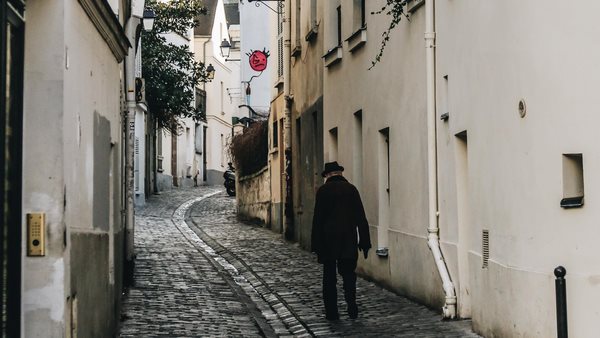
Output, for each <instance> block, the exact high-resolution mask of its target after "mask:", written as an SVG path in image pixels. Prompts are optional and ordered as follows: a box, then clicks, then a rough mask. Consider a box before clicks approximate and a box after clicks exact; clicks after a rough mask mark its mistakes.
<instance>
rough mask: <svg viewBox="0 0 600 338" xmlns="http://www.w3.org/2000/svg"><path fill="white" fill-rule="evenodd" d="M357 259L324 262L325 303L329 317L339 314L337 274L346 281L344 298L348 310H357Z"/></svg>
mask: <svg viewBox="0 0 600 338" xmlns="http://www.w3.org/2000/svg"><path fill="white" fill-rule="evenodd" d="M356 261H357V260H356V259H339V260H337V261H335V260H332V261H326V262H323V302H324V303H325V312H326V314H327V315H329V316H335V315H337V314H338V308H337V287H336V283H337V278H336V271H335V270H336V265H337V272H338V273H339V274H340V276H342V279H343V280H344V298H345V299H346V303H347V304H348V308H349V309H350V308H356V273H355V272H354V270H356Z"/></svg>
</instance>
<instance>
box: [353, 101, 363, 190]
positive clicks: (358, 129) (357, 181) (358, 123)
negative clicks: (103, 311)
mask: <svg viewBox="0 0 600 338" xmlns="http://www.w3.org/2000/svg"><path fill="white" fill-rule="evenodd" d="M354 125H355V126H354V152H353V156H354V157H353V160H354V161H353V166H354V185H356V187H357V188H359V190H360V187H361V185H362V175H363V145H362V143H363V124H362V110H359V111H357V112H356V113H354Z"/></svg>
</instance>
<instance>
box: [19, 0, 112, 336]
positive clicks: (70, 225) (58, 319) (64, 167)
mask: <svg viewBox="0 0 600 338" xmlns="http://www.w3.org/2000/svg"><path fill="white" fill-rule="evenodd" d="M26 15H27V20H28V25H27V29H26V36H25V44H26V45H25V88H24V102H25V105H24V129H23V130H24V141H23V149H24V156H23V161H24V165H23V168H24V169H23V170H24V173H23V177H24V185H23V212H24V213H29V212H42V213H45V214H46V227H47V229H46V233H45V235H46V255H45V256H44V257H23V266H22V271H23V289H22V295H23V297H22V329H23V330H22V334H23V336H24V337H37V336H40V337H42V336H43V337H49V336H50V337H64V336H68V335H69V334H70V333H71V332H70V331H71V327H75V326H76V327H77V334H79V336H86V337H93V336H103V337H107V336H112V335H114V329H115V327H116V323H117V319H118V318H117V316H118V300H119V296H120V294H121V285H122V284H121V279H122V276H121V272H120V270H119V271H118V272H116V270H117V269H121V268H122V264H121V262H122V260H123V251H122V247H123V242H122V240H123V236H122V229H123V227H122V222H121V217H120V210H121V209H122V208H121V205H120V201H121V200H122V199H121V186H122V185H121V184H122V180H121V175H120V173H121V171H120V168H121V161H120V154H121V140H122V139H121V131H122V128H121V120H120V118H121V115H120V97H121V95H120V91H121V86H119V83H120V80H121V69H120V65H119V63H118V62H117V60H116V59H115V57H114V55H113V54H112V52H111V51H110V49H109V47H108V46H107V44H106V42H105V41H104V40H103V39H102V38H101V36H100V35H99V33H98V31H97V29H96V27H94V25H93V24H92V22H91V20H90V19H89V17H88V16H87V15H86V13H85V12H84V11H83V9H82V7H81V5H80V3H79V2H70V1H58V0H54V1H40V0H31V1H27V13H26ZM24 224H25V223H24ZM23 229H24V231H25V229H26V227H25V226H24V227H23ZM23 235H24V236H23V238H24V239H25V238H27V237H26V236H25V233H24V234H23ZM117 241H120V242H119V243H117ZM24 247H26V246H24ZM24 254H25V252H24ZM74 299H77V301H75V302H74V301H73V300H74ZM72 314H75V315H74V316H72ZM73 318H77V321H76V322H73Z"/></svg>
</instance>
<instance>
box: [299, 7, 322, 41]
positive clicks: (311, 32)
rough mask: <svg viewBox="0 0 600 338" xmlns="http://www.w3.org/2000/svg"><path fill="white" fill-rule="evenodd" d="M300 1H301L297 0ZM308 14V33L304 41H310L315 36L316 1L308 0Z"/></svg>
mask: <svg viewBox="0 0 600 338" xmlns="http://www.w3.org/2000/svg"><path fill="white" fill-rule="evenodd" d="M297 1H301V0H297ZM309 10H310V12H309V13H308V25H307V27H308V31H307V32H306V35H305V36H304V40H306V41H312V40H313V39H314V38H315V37H316V36H317V0H310V8H309Z"/></svg>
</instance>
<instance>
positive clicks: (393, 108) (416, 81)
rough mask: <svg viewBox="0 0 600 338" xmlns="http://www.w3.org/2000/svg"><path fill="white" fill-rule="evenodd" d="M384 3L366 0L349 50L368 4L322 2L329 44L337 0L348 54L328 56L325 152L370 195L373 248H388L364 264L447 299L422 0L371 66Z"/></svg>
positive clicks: (403, 288)
mask: <svg viewBox="0 0 600 338" xmlns="http://www.w3.org/2000/svg"><path fill="white" fill-rule="evenodd" d="M383 4H384V1H372V2H371V1H367V2H366V6H367V7H366V13H367V16H366V22H367V24H366V27H367V28H366V31H365V32H366V33H365V32H363V33H365V34H366V41H365V42H364V44H363V45H362V46H360V47H357V48H356V49H354V51H349V47H350V45H349V43H348V41H346V39H348V38H349V37H350V36H351V35H352V34H353V33H356V32H357V30H358V28H357V27H360V24H357V23H356V22H354V18H355V11H357V10H360V8H359V7H358V6H356V7H355V6H353V2H350V1H341V2H339V1H337V2H336V1H332V2H329V1H325V2H324V4H323V6H324V7H323V9H324V14H323V18H324V19H323V20H324V21H323V24H322V26H323V29H322V32H323V34H324V48H323V50H324V53H327V51H329V50H333V49H334V48H335V47H336V46H338V43H337V41H338V40H337V7H338V6H339V5H341V14H342V34H341V35H342V40H343V41H342V44H341V49H342V57H341V59H340V60H338V61H337V62H335V63H332V64H330V65H329V66H328V67H327V66H326V65H323V64H322V67H324V68H323V69H324V75H323V78H324V84H323V93H324V94H323V111H324V113H323V142H324V161H325V162H329V161H334V160H335V161H338V162H339V163H340V164H341V165H342V166H344V167H345V171H344V176H346V177H347V178H348V179H349V181H350V182H351V183H353V184H355V185H356V186H357V187H358V189H359V192H360V194H361V197H362V199H363V204H364V207H365V211H366V214H367V219H368V221H369V223H370V224H371V241H372V244H373V248H374V249H376V248H389V255H388V257H378V256H376V255H375V254H374V253H372V254H371V255H370V256H369V259H368V260H367V261H364V260H363V259H361V261H360V262H359V265H360V267H359V270H360V271H361V272H362V273H364V274H366V275H368V276H369V278H372V279H374V280H377V281H379V282H380V283H382V284H384V285H387V286H388V287H390V288H392V289H394V290H395V291H397V292H399V293H401V294H406V295H409V296H410V297H412V298H414V299H417V300H419V301H421V302H423V303H425V304H428V305H430V306H432V307H438V306H439V305H440V304H442V302H443V292H442V285H441V282H439V277H435V276H437V270H436V267H435V264H434V261H433V258H432V256H431V253H430V251H429V249H428V247H427V242H426V236H427V226H428V224H427V223H428V218H427V210H428V201H427V198H428V197H427V157H426V154H427V139H426V135H427V129H426V128H427V121H426V101H425V99H426V97H425V93H426V90H425V79H426V78H425V48H424V46H423V36H424V35H423V34H424V28H425V20H424V19H425V17H424V14H425V13H424V7H421V8H419V9H417V10H416V11H415V12H414V13H411V17H410V21H407V20H402V21H401V22H400V24H399V26H398V27H397V28H396V29H395V30H394V31H393V33H392V34H393V35H392V38H391V40H390V41H389V42H388V44H387V46H386V49H385V52H384V56H383V58H382V59H381V62H380V63H378V64H377V65H376V66H375V67H374V68H372V69H370V70H369V67H370V66H371V63H372V61H373V60H374V58H375V55H377V52H378V51H379V49H380V46H381V33H382V32H383V31H384V30H385V29H386V28H387V24H388V23H387V20H388V19H389V18H388V17H387V16H385V15H371V14H369V13H371V12H375V11H377V10H378V9H380V8H381V7H382V6H383ZM319 28H320V30H319V34H321V27H319ZM335 128H337V129H335ZM386 130H387V132H386ZM334 132H335V133H334ZM386 133H387V134H388V135H389V136H388V142H386V141H385V136H384V135H385V134H386ZM388 147H389V148H388ZM388 149H389V150H388ZM388 154H389V155H388ZM388 163H389V166H388ZM388 168H389V169H388ZM388 189H389V190H388Z"/></svg>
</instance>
